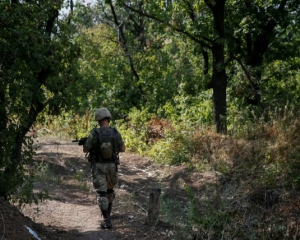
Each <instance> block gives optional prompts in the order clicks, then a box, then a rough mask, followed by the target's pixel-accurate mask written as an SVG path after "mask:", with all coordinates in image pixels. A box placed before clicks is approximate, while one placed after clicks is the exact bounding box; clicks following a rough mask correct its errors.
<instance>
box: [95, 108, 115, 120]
mask: <svg viewBox="0 0 300 240" xmlns="http://www.w3.org/2000/svg"><path fill="white" fill-rule="evenodd" d="M103 118H111V114H110V112H109V111H108V109H107V108H99V109H97V110H96V113H95V120H96V121H100V120H102V119H103Z"/></svg>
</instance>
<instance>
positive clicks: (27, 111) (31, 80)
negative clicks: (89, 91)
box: [0, 0, 80, 202]
mask: <svg viewBox="0 0 300 240" xmlns="http://www.w3.org/2000/svg"><path fill="white" fill-rule="evenodd" d="M62 3H63V2H62V1H39V2H35V1H30V0H29V1H26V2H19V1H16V0H14V1H12V2H11V3H10V2H2V3H1V4H0V12H1V13H2V14H1V15H0V32H1V34H0V42H1V44H0V56H1V58H0V66H1V68H0V78H1V81H0V114H1V118H0V136H1V147H0V169H1V170H0V196H4V197H6V198H9V197H10V196H11V195H12V194H14V193H16V192H17V190H18V189H19V187H20V186H23V187H25V188H26V186H27V187H29V188H30V186H31V184H32V176H30V175H27V174H26V172H25V168H24V167H23V164H25V163H28V162H30V160H31V158H32V154H33V151H32V148H31V146H32V141H30V139H29V138H28V137H27V136H26V134H27V132H28V131H29V129H30V127H31V126H32V125H33V124H34V122H35V120H36V118H37V116H38V114H39V113H40V112H41V111H43V110H45V109H46V108H47V109H48V111H49V113H51V114H58V113H59V112H60V110H61V109H63V108H64V107H66V105H67V104H68V103H70V102H72V101H73V100H74V90H72V89H76V87H75V85H76V71H74V70H73V69H74V68H75V67H76V61H77V58H78V56H79V53H80V51H79V47H78V46H77V45H76V44H74V43H73V42H72V31H71V25H70V24H68V21H67V19H59V18H58V15H59V9H60V8H61V7H62ZM26 194H27V195H26ZM26 194H25V195H26V196H23V197H24V198H23V199H22V201H23V202H26V201H28V202H30V201H31V200H34V199H35V197H34V196H33V194H32V192H31V191H27V192H26ZM35 200H36V199H35Z"/></svg>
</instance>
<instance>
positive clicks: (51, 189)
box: [0, 137, 217, 240]
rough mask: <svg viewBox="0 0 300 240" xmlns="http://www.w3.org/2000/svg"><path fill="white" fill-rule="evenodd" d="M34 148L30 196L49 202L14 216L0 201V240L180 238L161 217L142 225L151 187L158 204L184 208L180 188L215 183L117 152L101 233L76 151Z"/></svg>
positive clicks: (53, 144)
mask: <svg viewBox="0 0 300 240" xmlns="http://www.w3.org/2000/svg"><path fill="white" fill-rule="evenodd" d="M35 147H36V155H35V157H34V161H35V162H36V166H37V167H38V169H39V171H38V177H37V181H36V183H35V184H34V191H40V190H42V189H47V191H48V193H49V199H47V200H45V201H43V202H39V204H38V205H34V204H33V205H31V206H30V205H26V206H25V207H24V208H22V209H21V211H20V210H19V209H18V208H17V207H15V206H14V205H12V204H11V203H8V202H6V201H4V199H1V198H0V240H4V239H5V240H18V239H22V240H27V239H50V240H51V239H65V240H71V239H72V240H83V239H84V240H92V239H93V240H95V239H97V240H100V239H102V240H114V239H130V240H131V239H132V240H133V239H152V240H160V239H181V237H180V232H181V230H182V229H180V228H179V227H178V226H176V227H175V226H173V225H172V223H170V222H166V220H165V218H164V212H161V213H160V214H161V216H160V218H159V221H158V222H157V224H156V226H155V227H153V226H148V225H146V224H145V222H146V218H147V212H148V203H149V194H150V192H151V190H152V188H154V187H159V188H161V190H162V192H161V194H162V198H161V199H165V200H166V199H170V200H172V201H176V203H179V207H182V208H184V207H185V206H186V203H187V201H188V196H187V191H186V190H185V187H186V186H189V187H190V188H191V189H194V190H195V191H203V190H205V189H206V188H207V186H208V185H209V184H210V183H211V184H214V183H215V182H216V181H217V175H216V173H215V172H214V171H207V172H201V173H200V172H196V171H195V172H193V171H190V170H189V169H187V168H186V167H183V166H168V165H163V164H158V163H153V162H152V161H150V159H148V158H146V157H139V156H137V155H135V154H131V153H121V154H120V161H121V165H120V166H119V184H118V187H117V188H116V189H115V191H116V199H115V202H114V205H113V210H112V223H113V228H112V229H109V230H106V229H101V228H100V223H101V221H102V220H103V218H102V216H101V213H100V209H99V207H98V206H97V204H96V196H95V192H94V189H93V186H92V183H91V178H90V164H89V163H88V161H87V158H85V154H84V153H83V152H82V147H81V146H78V145H77V143H72V142H71V141H63V140H61V139H57V138H50V137H48V138H46V137H42V138H38V139H37V140H36V144H35ZM42 166H43V168H42ZM177 217H180V216H177ZM173 220H175V219H173ZM27 227H28V228H29V229H28V228H27ZM29 230H32V231H34V233H35V234H36V236H34V235H33V234H32V233H30V231H29Z"/></svg>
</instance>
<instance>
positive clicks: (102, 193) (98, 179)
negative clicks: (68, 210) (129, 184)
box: [91, 163, 118, 210]
mask: <svg viewBox="0 0 300 240" xmlns="http://www.w3.org/2000/svg"><path fill="white" fill-rule="evenodd" d="M91 172H92V178H93V185H94V188H95V189H96V191H97V202H98V205H99V207H100V209H101V210H103V209H107V208H108V204H109V203H112V202H113V200H114V198H115V193H114V191H113V188H114V187H115V185H117V183H118V175H117V172H116V165H115V163H94V164H93V165H92V169H91Z"/></svg>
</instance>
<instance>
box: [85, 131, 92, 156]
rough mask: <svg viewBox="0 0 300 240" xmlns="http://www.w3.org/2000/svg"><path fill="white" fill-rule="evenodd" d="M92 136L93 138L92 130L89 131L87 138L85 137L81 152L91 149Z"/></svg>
mask: <svg viewBox="0 0 300 240" xmlns="http://www.w3.org/2000/svg"><path fill="white" fill-rule="evenodd" d="M93 138H94V135H93V133H92V132H90V134H89V136H88V138H87V139H86V141H85V143H84V145H83V152H84V153H88V152H89V151H90V150H91V149H92V146H93Z"/></svg>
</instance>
